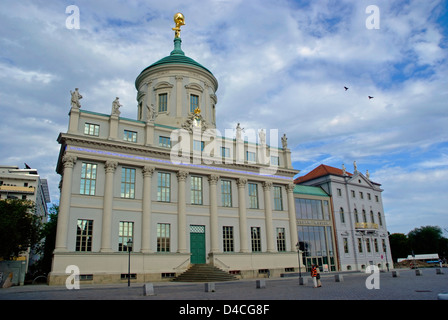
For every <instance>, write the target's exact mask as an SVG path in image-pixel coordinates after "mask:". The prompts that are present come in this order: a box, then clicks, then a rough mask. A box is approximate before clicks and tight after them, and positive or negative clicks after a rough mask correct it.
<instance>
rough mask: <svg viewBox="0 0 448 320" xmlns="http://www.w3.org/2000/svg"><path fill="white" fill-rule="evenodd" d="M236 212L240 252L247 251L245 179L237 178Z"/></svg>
mask: <svg viewBox="0 0 448 320" xmlns="http://www.w3.org/2000/svg"><path fill="white" fill-rule="evenodd" d="M236 184H237V186H238V214H239V218H240V220H239V222H240V252H249V247H248V243H249V242H248V240H247V217H246V184H247V179H242V178H240V179H238V180H237V181H236Z"/></svg>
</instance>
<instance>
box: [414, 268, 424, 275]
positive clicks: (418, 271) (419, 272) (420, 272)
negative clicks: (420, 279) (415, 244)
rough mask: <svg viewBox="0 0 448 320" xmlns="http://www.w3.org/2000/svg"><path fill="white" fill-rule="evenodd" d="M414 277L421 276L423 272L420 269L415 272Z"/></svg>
mask: <svg viewBox="0 0 448 320" xmlns="http://www.w3.org/2000/svg"><path fill="white" fill-rule="evenodd" d="M415 275H416V276H422V275H423V271H422V270H420V269H417V270H415Z"/></svg>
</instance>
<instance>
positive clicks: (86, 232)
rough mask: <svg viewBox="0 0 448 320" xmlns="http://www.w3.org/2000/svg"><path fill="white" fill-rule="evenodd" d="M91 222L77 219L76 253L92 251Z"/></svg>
mask: <svg viewBox="0 0 448 320" xmlns="http://www.w3.org/2000/svg"><path fill="white" fill-rule="evenodd" d="M92 242H93V220H86V219H79V220H78V222H77V225H76V247H75V250H76V251H92Z"/></svg>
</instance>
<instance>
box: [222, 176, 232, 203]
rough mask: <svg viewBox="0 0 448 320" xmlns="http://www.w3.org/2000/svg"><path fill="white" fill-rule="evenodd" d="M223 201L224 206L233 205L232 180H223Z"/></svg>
mask: <svg viewBox="0 0 448 320" xmlns="http://www.w3.org/2000/svg"><path fill="white" fill-rule="evenodd" d="M221 201H222V206H223V207H231V206H232V181H230V180H221Z"/></svg>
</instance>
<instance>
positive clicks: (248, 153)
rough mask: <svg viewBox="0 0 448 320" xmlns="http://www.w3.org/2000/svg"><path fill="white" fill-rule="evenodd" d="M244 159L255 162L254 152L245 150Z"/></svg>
mask: <svg viewBox="0 0 448 320" xmlns="http://www.w3.org/2000/svg"><path fill="white" fill-rule="evenodd" d="M246 160H247V161H248V162H255V161H256V157H255V152H252V151H246Z"/></svg>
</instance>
